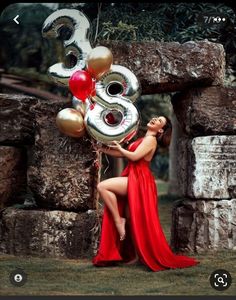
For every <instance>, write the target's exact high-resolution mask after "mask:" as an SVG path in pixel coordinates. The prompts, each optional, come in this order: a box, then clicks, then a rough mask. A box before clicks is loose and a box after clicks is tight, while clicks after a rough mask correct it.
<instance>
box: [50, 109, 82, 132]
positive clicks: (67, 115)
mask: <svg viewBox="0 0 236 300" xmlns="http://www.w3.org/2000/svg"><path fill="white" fill-rule="evenodd" d="M56 124H57V127H58V128H59V130H60V131H61V132H62V133H64V134H66V135H68V136H71V137H81V136H83V135H84V134H85V126H84V119H83V116H82V115H81V113H80V112H79V111H77V110H75V109H73V108H65V109H62V110H61V111H59V113H58V114H57V117H56Z"/></svg>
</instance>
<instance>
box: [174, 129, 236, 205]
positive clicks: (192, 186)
mask: <svg viewBox="0 0 236 300" xmlns="http://www.w3.org/2000/svg"><path fill="white" fill-rule="evenodd" d="M178 156H179V161H178V168H179V174H180V176H179V177H178V179H179V184H180V186H181V191H182V194H183V195H184V196H185V197H189V198H194V199H216V200H217V199H218V200H220V199H232V198H235V197H236V136H235V135H232V136H230V135H229V136H225V135H222V136H203V137H195V138H193V139H180V141H179V144H178Z"/></svg>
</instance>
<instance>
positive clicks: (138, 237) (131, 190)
mask: <svg viewBox="0 0 236 300" xmlns="http://www.w3.org/2000/svg"><path fill="white" fill-rule="evenodd" d="M141 142H142V139H138V140H136V141H135V142H134V143H132V144H130V146H129V151H134V150H135V149H136V148H137V147H138V145H139V144H140V143H141ZM121 176H127V177H128V192H127V198H125V199H122V198H121V197H118V208H119V212H120V215H121V216H122V217H125V206H126V201H128V205H129V212H130V226H128V224H127V222H126V238H125V240H124V241H120V240H119V234H118V232H117V229H116V227H115V224H114V221H113V218H112V215H111V213H110V211H109V209H108V208H107V206H106V205H105V206H104V213H103V220H102V230H101V238H100V244H99V249H98V252H97V255H96V256H95V257H93V259H92V263H93V264H94V265H95V266H103V267H105V266H111V265H114V264H115V263H116V262H129V261H131V260H132V259H133V258H135V250H136V252H137V254H138V256H139V260H140V262H142V263H143V264H144V265H146V266H148V267H149V268H150V269H151V270H152V271H161V270H165V269H175V268H186V267H191V266H194V265H196V264H198V263H199V261H197V260H196V259H195V258H191V257H188V256H184V255H177V254H175V253H173V252H172V250H171V248H170V247H169V245H168V242H167V240H166V238H165V235H164V232H163V230H162V227H161V223H160V220H159V213H158V205H157V201H158V196H157V188H156V184H155V179H154V176H153V175H152V173H151V170H150V168H149V162H148V161H146V160H144V159H141V160H139V161H135V162H132V161H129V163H128V165H127V167H126V168H125V169H124V170H123V172H122V174H121Z"/></svg>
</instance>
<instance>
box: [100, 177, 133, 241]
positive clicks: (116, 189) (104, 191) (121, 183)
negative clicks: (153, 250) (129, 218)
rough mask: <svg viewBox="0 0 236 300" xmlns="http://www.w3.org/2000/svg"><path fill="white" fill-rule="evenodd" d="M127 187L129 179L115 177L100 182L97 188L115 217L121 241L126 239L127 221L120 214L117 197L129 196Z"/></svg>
mask: <svg viewBox="0 0 236 300" xmlns="http://www.w3.org/2000/svg"><path fill="white" fill-rule="evenodd" d="M127 185H128V178H127V177H115V178H110V179H107V180H104V181H102V182H100V183H99V184H98V187H97V188H98V191H99V193H100V195H101V197H102V199H103V201H104V202H105V204H106V205H107V207H108V209H109V210H110V212H111V214H112V216H113V219H114V222H115V225H116V228H117V230H118V232H119V235H120V240H123V239H124V237H125V221H126V219H125V218H121V216H120V214H119V210H118V204H117V197H116V195H120V196H125V195H127Z"/></svg>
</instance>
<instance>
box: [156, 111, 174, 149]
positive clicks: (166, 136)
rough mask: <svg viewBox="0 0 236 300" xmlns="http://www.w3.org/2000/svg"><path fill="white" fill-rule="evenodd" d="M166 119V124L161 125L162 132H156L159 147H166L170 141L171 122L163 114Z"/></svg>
mask: <svg viewBox="0 0 236 300" xmlns="http://www.w3.org/2000/svg"><path fill="white" fill-rule="evenodd" d="M163 117H164V118H165V119H166V124H165V125H164V126H163V127H162V129H163V133H159V134H157V136H156V138H157V145H158V146H161V147H168V146H169V145H170V141H171V134H172V124H171V121H170V119H169V118H168V117H166V116H163Z"/></svg>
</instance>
